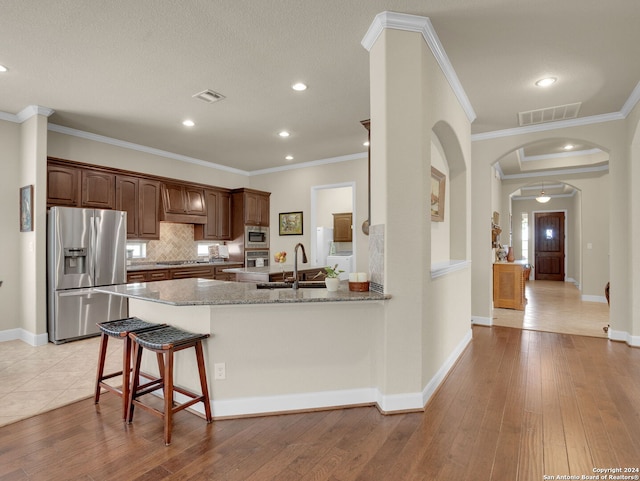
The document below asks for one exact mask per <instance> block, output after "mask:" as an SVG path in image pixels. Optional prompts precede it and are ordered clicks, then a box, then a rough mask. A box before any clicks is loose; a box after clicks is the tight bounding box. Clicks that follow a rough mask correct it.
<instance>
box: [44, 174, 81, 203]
mask: <svg viewBox="0 0 640 481" xmlns="http://www.w3.org/2000/svg"><path fill="white" fill-rule="evenodd" d="M54 205H63V206H68V207H79V206H80V170H79V169H78V168H76V167H69V166H65V165H58V164H55V163H49V164H48V165H47V206H48V207H51V206H54Z"/></svg>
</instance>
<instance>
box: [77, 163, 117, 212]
mask: <svg viewBox="0 0 640 481" xmlns="http://www.w3.org/2000/svg"><path fill="white" fill-rule="evenodd" d="M115 190H116V184H115V175H114V174H109V173H107V172H100V171H95V170H90V169H83V170H82V204H81V205H82V207H91V208H96V209H113V208H114V207H115Z"/></svg>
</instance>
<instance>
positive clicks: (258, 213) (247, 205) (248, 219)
mask: <svg viewBox="0 0 640 481" xmlns="http://www.w3.org/2000/svg"><path fill="white" fill-rule="evenodd" d="M244 223H245V225H261V226H268V225H269V195H268V194H264V193H260V192H245V193H244Z"/></svg>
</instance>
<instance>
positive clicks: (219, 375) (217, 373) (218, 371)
mask: <svg viewBox="0 0 640 481" xmlns="http://www.w3.org/2000/svg"><path fill="white" fill-rule="evenodd" d="M213 378H214V379H220V380H222V379H226V378H227V366H226V365H225V363H224V362H217V363H215V364H214V365H213Z"/></svg>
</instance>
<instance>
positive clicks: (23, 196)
mask: <svg viewBox="0 0 640 481" xmlns="http://www.w3.org/2000/svg"><path fill="white" fill-rule="evenodd" d="M32 230H33V185H26V186H24V187H21V188H20V232H31V231H32Z"/></svg>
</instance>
